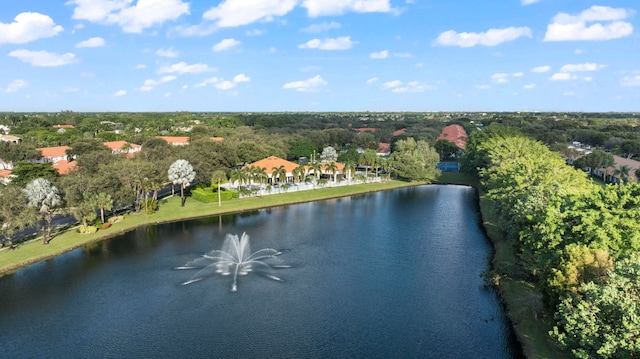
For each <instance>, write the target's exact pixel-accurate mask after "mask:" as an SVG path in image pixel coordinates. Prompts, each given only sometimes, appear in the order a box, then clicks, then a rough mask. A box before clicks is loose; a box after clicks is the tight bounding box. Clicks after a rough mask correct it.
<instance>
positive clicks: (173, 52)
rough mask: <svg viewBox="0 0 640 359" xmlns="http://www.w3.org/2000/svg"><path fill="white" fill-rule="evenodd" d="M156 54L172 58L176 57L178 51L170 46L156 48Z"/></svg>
mask: <svg viewBox="0 0 640 359" xmlns="http://www.w3.org/2000/svg"><path fill="white" fill-rule="evenodd" d="M156 55H158V56H160V57H168V58H174V57H178V51H176V50H174V49H173V47H170V48H168V49H158V50H157V51H156Z"/></svg>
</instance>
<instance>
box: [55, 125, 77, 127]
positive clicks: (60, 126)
mask: <svg viewBox="0 0 640 359" xmlns="http://www.w3.org/2000/svg"><path fill="white" fill-rule="evenodd" d="M53 128H75V127H73V125H53Z"/></svg>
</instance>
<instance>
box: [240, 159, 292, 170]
mask: <svg viewBox="0 0 640 359" xmlns="http://www.w3.org/2000/svg"><path fill="white" fill-rule="evenodd" d="M251 166H258V167H260V168H264V169H265V170H267V173H268V174H271V172H273V168H274V167H276V168H278V167H280V166H284V168H285V170H287V173H291V172H293V170H294V169H295V168H296V167H298V166H299V165H298V164H297V163H295V162H291V161H287V160H283V159H282V158H280V157H276V156H270V157H267V158H265V159H262V160H260V161H256V162H254V163H250V164H248V165H246V166H245V167H251Z"/></svg>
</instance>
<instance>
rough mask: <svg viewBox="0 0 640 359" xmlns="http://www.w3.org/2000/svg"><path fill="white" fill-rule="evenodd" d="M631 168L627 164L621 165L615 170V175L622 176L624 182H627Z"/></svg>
mask: <svg viewBox="0 0 640 359" xmlns="http://www.w3.org/2000/svg"><path fill="white" fill-rule="evenodd" d="M630 170H631V168H630V167H629V166H627V165H621V166H620V167H618V168H616V169H614V170H613V175H614V176H618V177H620V180H621V181H622V183H625V184H626V183H627V181H628V180H629V171H630Z"/></svg>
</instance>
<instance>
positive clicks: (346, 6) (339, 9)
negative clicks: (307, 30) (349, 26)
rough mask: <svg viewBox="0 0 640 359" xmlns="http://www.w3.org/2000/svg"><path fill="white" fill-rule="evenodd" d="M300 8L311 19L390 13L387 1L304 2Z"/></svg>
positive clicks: (316, 0)
mask: <svg viewBox="0 0 640 359" xmlns="http://www.w3.org/2000/svg"><path fill="white" fill-rule="evenodd" d="M302 7H304V8H305V9H307V13H308V14H309V16H311V17H317V16H327V15H341V14H344V13H345V12H349V11H353V12H361V13H362V12H390V11H392V8H391V4H390V2H389V0H304V1H303V2H302Z"/></svg>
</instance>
